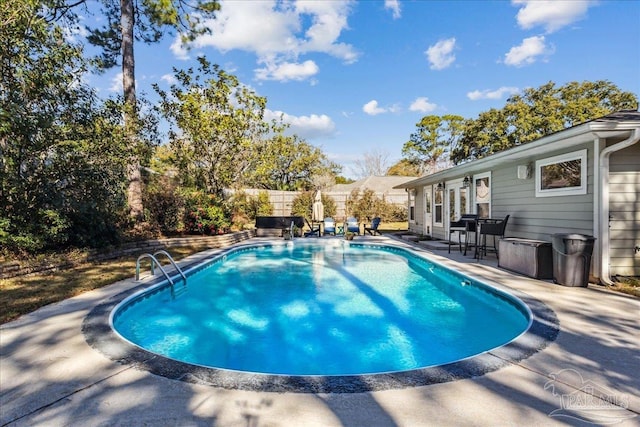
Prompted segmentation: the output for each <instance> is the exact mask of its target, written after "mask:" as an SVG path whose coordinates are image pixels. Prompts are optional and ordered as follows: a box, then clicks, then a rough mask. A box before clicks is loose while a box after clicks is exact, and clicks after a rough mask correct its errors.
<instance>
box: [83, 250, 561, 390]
mask: <svg viewBox="0 0 640 427" xmlns="http://www.w3.org/2000/svg"><path fill="white" fill-rule="evenodd" d="M265 244H270V243H265V242H243V243H240V244H236V245H233V246H231V247H228V248H225V249H224V250H222V251H216V253H215V254H212V257H221V256H224V255H225V254H226V253H228V252H230V251H234V250H237V249H238V248H239V247H247V246H260V245H265ZM375 245H384V246H389V247H399V248H402V249H406V250H409V251H410V252H413V253H416V254H418V255H419V256H421V257H423V258H426V259H428V260H429V261H432V262H436V263H441V262H440V261H439V260H434V259H431V258H430V256H429V253H428V252H426V251H421V250H419V249H416V248H415V247H412V246H408V245H405V244H403V243H401V242H390V241H385V242H384V243H380V242H376V243H375ZM205 252H208V251H205ZM202 263H203V260H197V261H193V262H191V263H189V264H186V265H185V266H183V267H181V268H183V270H185V271H186V270H190V269H192V268H195V267H197V266H200V265H201V264H202ZM444 266H445V267H446V268H448V269H452V270H454V271H457V272H459V273H461V274H465V275H468V273H464V272H462V271H460V269H457V268H455V267H453V266H451V265H449V264H444ZM471 277H473V276H471ZM473 278H474V280H477V281H478V282H481V283H484V284H486V285H489V286H491V287H492V288H494V289H496V290H498V291H500V292H504V293H507V294H509V295H512V296H514V297H516V298H518V299H520V300H521V301H522V302H523V303H524V304H525V305H526V306H527V307H528V308H529V310H530V311H531V315H532V319H531V325H530V327H529V328H528V329H527V331H525V332H524V333H522V334H521V335H520V336H518V337H517V338H516V339H514V340H513V341H511V342H509V343H508V344H505V345H503V346H501V347H498V348H495V349H493V350H490V351H487V352H484V353H481V354H478V355H476V356H472V357H469V358H466V359H463V360H460V361H456V362H452V363H448V364H444V365H439V366H434V367H425V368H419V369H414V370H408V371H400V372H390V373H378V374H363V375H340V376H337V375H336V376H332V375H330V376H322V375H274V374H261V373H251V372H241V371H233V370H227V369H220V368H210V367H204V366H199V365H194V364H190V363H185V362H181V361H177V360H174V359H170V358H167V357H164V356H161V355H158V354H155V353H151V352H149V351H146V350H144V349H142V348H140V347H137V346H135V345H133V344H131V343H129V342H127V341H125V340H124V339H122V338H121V337H120V336H119V335H118V334H117V333H116V332H115V331H113V329H112V328H111V326H110V322H109V319H110V315H111V312H112V310H113V309H114V308H115V307H116V306H117V305H118V304H120V303H121V302H122V301H123V300H124V299H126V298H128V297H129V296H131V295H134V294H136V293H138V292H141V291H144V290H145V289H148V288H150V287H153V286H155V285H157V284H158V283H162V282H163V281H165V280H164V278H161V277H159V278H155V279H153V280H150V281H147V282H144V283H141V284H139V285H138V286H135V287H133V288H130V289H128V290H127V291H124V292H121V293H119V294H117V295H114V296H112V297H111V298H108V299H106V300H104V301H102V302H101V303H100V304H98V305H97V306H95V307H94V308H93V309H92V310H91V311H90V312H89V314H88V315H87V316H86V317H85V318H84V320H83V323H82V332H83V334H84V337H85V340H86V342H87V343H88V344H89V345H90V346H91V347H93V348H94V349H96V350H98V351H99V352H100V353H102V354H104V355H105V356H106V357H108V358H109V359H111V360H113V361H115V362H117V363H120V364H122V365H128V366H133V367H135V368H136V369H139V370H143V371H148V372H150V373H152V374H154V375H159V376H162V377H166V378H169V379H173V380H179V381H185V382H189V383H194V384H202V385H208V386H212V387H220V388H225V389H233V390H248V391H265V392H294V393H362V392H370V391H382V390H394V389H403V388H407V387H417V386H425V385H431V384H438V383H445V382H450V381H456V380H461V379H469V378H475V377H479V376H482V375H485V374H487V373H490V372H494V371H496V370H499V369H501V368H504V367H507V366H510V365H513V364H516V363H518V362H520V361H521V360H524V359H526V358H528V357H530V356H532V355H533V354H535V353H537V352H539V351H541V350H543V349H544V348H546V347H547V346H548V345H549V344H550V343H552V342H553V341H554V340H555V339H556V338H557V336H558V333H559V322H558V318H557V316H556V314H555V312H554V311H553V310H552V309H551V308H549V307H548V306H547V305H546V304H544V303H543V302H542V301H540V300H538V299H537V298H534V297H532V296H530V295H528V294H526V293H524V292H521V291H518V290H515V289H512V288H508V287H506V286H503V285H501V284H499V283H487V281H486V279H478V278H476V277H473Z"/></svg>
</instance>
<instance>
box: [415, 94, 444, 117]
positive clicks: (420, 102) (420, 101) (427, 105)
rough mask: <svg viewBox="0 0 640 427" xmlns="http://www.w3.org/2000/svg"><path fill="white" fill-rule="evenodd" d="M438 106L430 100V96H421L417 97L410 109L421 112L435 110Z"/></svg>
mask: <svg viewBox="0 0 640 427" xmlns="http://www.w3.org/2000/svg"><path fill="white" fill-rule="evenodd" d="M436 108H438V106H437V105H436V104H434V103H432V102H429V98H427V97H425V96H421V97H419V98H416V99H415V101H413V102H412V103H411V105H410V106H409V110H410V111H418V112H420V113H430V112H432V111H434V110H435V109H436Z"/></svg>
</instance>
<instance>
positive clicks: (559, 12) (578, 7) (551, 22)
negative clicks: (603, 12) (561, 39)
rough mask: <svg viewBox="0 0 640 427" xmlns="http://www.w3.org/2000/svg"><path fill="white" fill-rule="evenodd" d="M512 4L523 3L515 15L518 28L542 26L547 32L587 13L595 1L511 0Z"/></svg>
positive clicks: (557, 28)
mask: <svg viewBox="0 0 640 427" xmlns="http://www.w3.org/2000/svg"><path fill="white" fill-rule="evenodd" d="M511 3H512V4H514V5H524V6H523V7H522V8H521V9H520V10H519V11H518V15H517V19H518V25H519V26H520V28H523V29H525V30H528V29H530V28H533V27H536V26H538V25H539V26H542V27H544V28H545V30H546V32H547V33H553V32H554V31H557V30H559V29H560V28H562V27H566V26H567V25H569V24H572V23H574V22H576V21H578V20H580V19H582V18H584V16H585V15H586V14H587V10H588V9H589V7H591V6H592V5H595V4H596V2H594V1H590V0H512V2H511Z"/></svg>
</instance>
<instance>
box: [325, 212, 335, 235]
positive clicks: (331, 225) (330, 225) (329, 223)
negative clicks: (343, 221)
mask: <svg viewBox="0 0 640 427" xmlns="http://www.w3.org/2000/svg"><path fill="white" fill-rule="evenodd" d="M323 234H324V235H325V236H326V235H327V234H333V235H334V236H335V235H336V222H335V221H334V220H333V218H330V217H327V218H325V219H324V233H323Z"/></svg>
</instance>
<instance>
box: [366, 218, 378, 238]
mask: <svg viewBox="0 0 640 427" xmlns="http://www.w3.org/2000/svg"><path fill="white" fill-rule="evenodd" d="M379 226H380V218H379V217H375V218H373V220H372V221H371V227H367V224H365V225H364V232H363V233H362V234H365V233H369V234H371V235H372V236H375V235H376V233H378V234H380V235H382V233H380V232H379V231H378V227H379Z"/></svg>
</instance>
